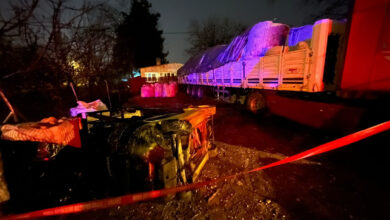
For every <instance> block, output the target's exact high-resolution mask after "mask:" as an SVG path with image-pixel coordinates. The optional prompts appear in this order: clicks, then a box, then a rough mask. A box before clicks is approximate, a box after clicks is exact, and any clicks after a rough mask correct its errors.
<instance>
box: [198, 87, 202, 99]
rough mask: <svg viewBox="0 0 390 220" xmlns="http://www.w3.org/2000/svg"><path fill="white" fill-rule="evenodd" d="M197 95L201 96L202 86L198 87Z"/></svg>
mask: <svg viewBox="0 0 390 220" xmlns="http://www.w3.org/2000/svg"><path fill="white" fill-rule="evenodd" d="M197 97H198V98H203V88H202V87H198V94H197Z"/></svg>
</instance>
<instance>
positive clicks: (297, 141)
mask: <svg viewBox="0 0 390 220" xmlns="http://www.w3.org/2000/svg"><path fill="white" fill-rule="evenodd" d="M204 104H209V105H216V106H217V114H216V116H215V117H214V122H215V123H214V124H215V126H214V130H215V139H216V142H215V144H216V146H217V148H216V149H217V151H216V152H215V155H214V157H211V158H210V159H209V161H208V162H207V163H206V165H205V167H204V169H203V171H202V173H201V176H200V178H199V180H198V181H202V180H209V179H212V178H215V177H221V176H226V175H230V174H234V173H237V172H240V171H243V170H249V169H252V168H255V167H259V166H261V165H265V164H269V163H271V162H274V161H277V160H280V159H282V158H284V157H285V156H291V155H294V154H296V153H299V152H302V151H304V150H307V149H310V148H312V147H315V146H318V145H319V144H323V143H326V142H328V141H331V140H334V139H336V138H338V137H341V136H342V135H341V134H337V133H333V132H332V131H324V130H319V129H313V128H310V127H306V126H303V125H300V124H297V123H294V122H291V121H288V120H286V119H283V118H280V117H277V116H274V115H272V114H271V115H266V116H254V115H251V114H249V113H248V112H247V111H245V110H243V109H242V107H241V106H238V105H232V104H227V103H224V102H220V101H216V100H214V99H212V98H202V99H194V98H191V97H188V96H186V95H185V94H179V95H178V96H177V97H175V98H165V99H164V98H156V99H155V98H151V99H142V98H140V97H135V98H132V99H129V101H128V103H127V106H128V107H131V108H141V109H144V110H145V113H146V114H151V115H152V114H153V113H155V112H178V111H180V110H181V109H182V108H183V107H187V106H189V105H204ZM388 143H390V132H385V133H383V134H380V135H377V136H375V137H372V138H368V139H366V140H363V141H360V142H359V143H355V144H351V145H349V146H347V147H345V148H342V149H337V150H335V151H332V152H329V153H326V154H324V155H320V156H315V157H312V158H308V160H307V161H300V162H299V163H293V164H287V165H283V166H278V167H274V168H270V169H267V170H264V171H259V172H255V173H251V174H247V175H241V176H238V177H236V178H234V179H230V180H227V181H225V182H221V183H218V184H214V185H210V186H207V187H204V188H201V189H198V190H195V191H192V192H191V193H181V194H178V195H176V197H175V198H160V199H156V200H152V201H147V202H142V203H136V204H131V205H124V206H118V207H112V208H108V209H104V210H96V211H91V212H85V213H79V214H75V215H68V216H55V217H49V218H47V219H390V214H389V213H388V211H387V210H390V202H389V200H388V198H389V197H390V190H388V186H389V184H390V181H389V180H387V179H388V178H386V177H387V173H388V169H389V164H388V158H387V155H388V153H389V150H388ZM188 194H191V197H189V195H188ZM80 202H81V201H80Z"/></svg>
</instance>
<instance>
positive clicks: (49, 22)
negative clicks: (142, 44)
mask: <svg viewBox="0 0 390 220" xmlns="http://www.w3.org/2000/svg"><path fill="white" fill-rule="evenodd" d="M30 2H31V1H27V0H19V1H17V2H16V3H12V4H11V3H10V4H11V8H12V9H13V11H12V13H11V15H9V16H8V18H5V17H4V16H2V18H1V20H0V38H1V40H2V47H8V48H12V49H14V50H15V48H19V49H22V50H23V51H25V50H28V49H30V50H31V56H30V57H29V59H28V60H25V59H24V60H23V59H22V60H20V61H21V63H22V64H21V65H19V66H18V67H17V68H15V67H14V68H2V69H1V70H0V71H1V73H0V74H1V75H0V76H2V78H3V79H7V78H11V77H13V76H15V75H19V74H27V73H32V72H34V71H37V70H38V69H40V70H42V67H43V66H44V69H45V70H44V71H50V72H51V73H50V74H51V75H55V77H52V78H55V79H57V83H60V82H61V81H64V80H65V81H70V82H73V81H77V79H78V78H79V77H80V76H81V74H80V70H83V75H84V76H85V75H88V74H86V72H87V71H88V72H89V74H91V73H92V72H93V73H101V72H103V71H97V70H96V69H102V68H107V67H108V65H109V61H110V57H111V52H110V51H112V42H113V37H114V34H113V33H114V31H113V28H114V27H113V26H114V23H115V22H116V20H115V19H117V17H118V16H116V14H118V13H115V11H114V10H113V9H112V8H110V7H109V6H108V5H107V4H106V3H105V2H97V3H96V2H93V3H92V1H84V2H83V3H82V4H80V3H79V2H77V3H75V2H73V1H67V0H34V1H32V2H31V3H30ZM107 21H108V22H107ZM13 52H15V51H13ZM10 54H11V53H10ZM14 54H15V53H13V54H11V55H14ZM86 57H87V58H86ZM14 60H15V59H14ZM85 60H88V63H87V62H85ZM75 63H77V64H78V66H79V67H82V68H79V70H77V71H76V70H75V68H74V67H75V65H74V64H75ZM3 64H4V62H3ZM103 64H104V65H103ZM5 65H6V64H5ZM91 65H93V66H91Z"/></svg>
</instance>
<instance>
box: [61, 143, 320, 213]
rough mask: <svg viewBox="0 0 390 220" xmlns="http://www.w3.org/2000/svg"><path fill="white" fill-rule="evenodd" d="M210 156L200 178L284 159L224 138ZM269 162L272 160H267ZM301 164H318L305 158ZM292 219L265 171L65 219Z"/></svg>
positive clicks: (216, 144)
mask: <svg viewBox="0 0 390 220" xmlns="http://www.w3.org/2000/svg"><path fill="white" fill-rule="evenodd" d="M214 144H215V146H216V147H215V149H214V150H213V151H214V152H213V151H210V157H211V158H210V159H209V161H208V162H207V163H206V165H205V166H204V169H203V170H202V172H201V174H200V176H199V179H198V181H206V180H210V179H214V178H217V177H222V176H228V175H232V174H236V173H238V172H241V171H244V170H251V169H253V168H256V167H259V166H261V165H263V163H264V160H265V159H266V160H267V161H268V160H269V159H272V160H274V161H275V159H281V158H284V157H285V156H283V155H281V154H277V155H274V154H271V153H266V152H263V151H258V150H253V149H249V148H245V147H241V146H234V145H229V144H225V143H222V142H214ZM267 163H268V162H267ZM300 163H301V164H315V163H314V162H311V161H308V160H302V161H301V162H300ZM92 216H93V217H94V218H95V219H105V218H110V219H194V220H195V219H289V216H290V215H289V213H288V212H287V211H286V209H285V208H283V207H282V206H281V205H280V204H279V202H278V201H277V199H276V195H275V190H274V187H273V183H272V181H271V179H270V178H269V177H268V176H267V174H266V173H265V172H263V171H258V172H254V173H250V174H245V175H239V176H237V177H235V178H233V179H226V180H225V181H222V182H219V183H216V184H212V185H208V186H207V187H203V188H200V189H197V190H194V191H191V192H184V193H179V194H177V195H176V196H174V197H169V198H160V199H156V200H151V201H147V202H142V203H136V204H131V205H124V206H117V207H114V208H110V209H107V210H97V211H95V212H86V213H81V214H78V215H72V216H62V218H61V219H67V218H72V219H74V218H76V219H85V218H88V217H92Z"/></svg>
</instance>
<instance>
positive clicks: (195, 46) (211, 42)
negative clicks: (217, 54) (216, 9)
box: [186, 17, 246, 56]
mask: <svg viewBox="0 0 390 220" xmlns="http://www.w3.org/2000/svg"><path fill="white" fill-rule="evenodd" d="M245 28H246V27H245V26H244V25H243V24H241V23H239V22H234V21H232V20H230V19H228V18H224V19H220V18H217V17H209V18H207V19H206V20H203V21H198V20H193V21H191V23H190V25H189V32H190V35H189V42H190V44H191V48H189V49H187V50H186V52H187V54H189V55H190V56H193V55H196V54H198V53H199V52H201V51H204V50H206V49H207V48H209V47H212V46H216V45H220V44H227V43H229V41H230V40H231V39H233V37H235V36H236V35H238V34H240V33H241V32H242V31H244V30H245Z"/></svg>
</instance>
